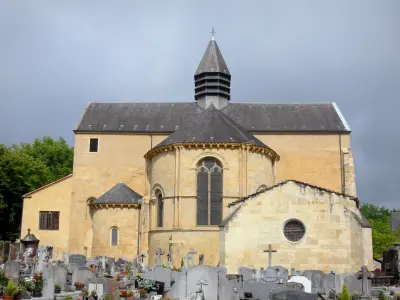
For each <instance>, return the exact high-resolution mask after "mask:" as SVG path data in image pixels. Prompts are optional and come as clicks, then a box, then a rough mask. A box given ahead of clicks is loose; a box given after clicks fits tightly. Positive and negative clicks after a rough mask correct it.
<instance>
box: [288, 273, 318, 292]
mask: <svg viewBox="0 0 400 300" xmlns="http://www.w3.org/2000/svg"><path fill="white" fill-rule="evenodd" d="M288 282H297V283H301V284H302V285H303V287H304V292H306V293H311V291H312V290H311V281H310V280H309V279H308V278H307V277H305V276H297V275H296V276H292V277H291V278H290V279H289V280H288Z"/></svg>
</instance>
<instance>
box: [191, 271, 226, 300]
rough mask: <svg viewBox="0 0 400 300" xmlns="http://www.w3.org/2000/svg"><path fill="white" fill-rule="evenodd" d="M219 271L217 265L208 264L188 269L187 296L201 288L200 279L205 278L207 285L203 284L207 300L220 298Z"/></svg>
mask: <svg viewBox="0 0 400 300" xmlns="http://www.w3.org/2000/svg"><path fill="white" fill-rule="evenodd" d="M218 273H220V270H219V269H218V268H216V267H211V266H207V265H201V266H196V267H193V268H190V269H188V271H187V296H189V295H190V294H191V293H194V292H196V291H197V290H198V289H199V285H198V283H199V280H201V278H205V279H206V280H207V285H204V286H203V292H204V298H205V299H207V300H217V299H218Z"/></svg>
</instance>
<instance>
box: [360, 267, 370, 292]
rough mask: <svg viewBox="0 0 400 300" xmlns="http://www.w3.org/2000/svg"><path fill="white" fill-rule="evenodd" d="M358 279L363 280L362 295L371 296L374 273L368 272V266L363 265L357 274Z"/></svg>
mask: <svg viewBox="0 0 400 300" xmlns="http://www.w3.org/2000/svg"><path fill="white" fill-rule="evenodd" d="M357 277H358V279H360V280H361V286H362V295H363V296H366V297H370V296H371V294H372V286H371V278H372V274H371V273H370V272H368V269H367V266H362V267H361V271H360V272H358V274H357Z"/></svg>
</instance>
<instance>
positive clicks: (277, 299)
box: [270, 290, 318, 300]
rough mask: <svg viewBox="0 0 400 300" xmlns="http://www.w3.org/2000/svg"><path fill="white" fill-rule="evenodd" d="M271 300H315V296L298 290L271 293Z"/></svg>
mask: <svg viewBox="0 0 400 300" xmlns="http://www.w3.org/2000/svg"><path fill="white" fill-rule="evenodd" d="M270 299H271V300H317V299H318V296H317V294H309V293H305V292H302V291H298V290H287V291H279V292H271V294H270Z"/></svg>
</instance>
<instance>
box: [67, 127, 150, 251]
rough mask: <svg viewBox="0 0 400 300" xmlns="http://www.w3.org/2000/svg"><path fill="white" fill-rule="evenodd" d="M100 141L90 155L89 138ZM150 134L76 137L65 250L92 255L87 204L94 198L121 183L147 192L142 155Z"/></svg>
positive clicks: (140, 192)
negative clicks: (69, 230)
mask: <svg viewBox="0 0 400 300" xmlns="http://www.w3.org/2000/svg"><path fill="white" fill-rule="evenodd" d="M90 138H98V139H99V151H98V152H95V153H90V152H89V139H90ZM151 143H152V140H151V137H150V136H149V135H129V134H92V135H91V134H76V135H75V148H74V176H73V179H72V189H73V193H72V199H71V211H72V212H73V214H71V216H73V217H72V218H71V219H70V228H71V233H72V232H73V233H74V234H71V236H70V239H69V249H68V251H70V252H72V253H83V254H84V253H85V247H87V254H88V255H90V256H93V254H92V253H91V247H92V243H91V242H90V241H89V239H88V238H86V236H85V235H86V233H90V231H91V228H92V225H91V222H89V221H88V220H87V215H86V211H87V202H88V200H89V199H90V198H92V197H94V198H97V197H99V196H100V195H102V194H103V193H105V192H106V191H108V190H109V189H110V188H112V187H113V186H114V185H116V184H117V183H119V182H121V181H123V182H124V183H125V184H127V185H128V186H129V187H130V188H132V189H133V190H134V191H136V192H138V193H139V194H142V195H144V194H145V192H146V188H148V187H147V185H146V183H147V180H146V173H145V172H146V167H145V166H146V165H145V159H144V157H143V156H144V154H145V153H146V152H147V151H148V150H149V149H150V147H151Z"/></svg>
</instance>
